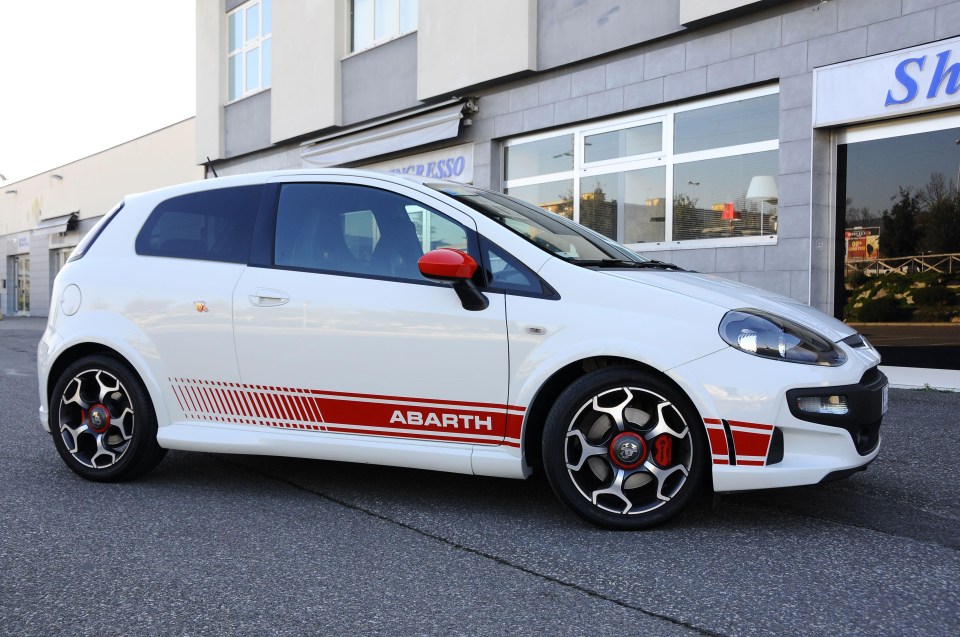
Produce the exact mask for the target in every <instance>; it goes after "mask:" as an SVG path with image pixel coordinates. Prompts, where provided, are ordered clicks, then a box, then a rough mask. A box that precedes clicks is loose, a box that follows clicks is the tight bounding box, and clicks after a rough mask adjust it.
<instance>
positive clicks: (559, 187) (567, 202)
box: [506, 179, 573, 219]
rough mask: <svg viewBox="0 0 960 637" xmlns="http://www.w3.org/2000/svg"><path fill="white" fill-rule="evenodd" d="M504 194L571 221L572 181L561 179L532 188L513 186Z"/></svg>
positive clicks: (535, 185)
mask: <svg viewBox="0 0 960 637" xmlns="http://www.w3.org/2000/svg"><path fill="white" fill-rule="evenodd" d="M506 193H507V194H508V195H510V196H512V197H516V198H518V199H523V200H524V201H528V202H530V203H532V204H533V205H535V206H540V207H541V208H543V209H544V210H549V211H550V212H552V213H554V214H558V215H560V216H562V217H566V218H567V219H573V180H572V179H561V180H560V181H548V182H547V183H545V184H534V185H532V186H514V187H512V188H507V189H506Z"/></svg>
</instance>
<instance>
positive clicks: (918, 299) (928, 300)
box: [910, 285, 957, 307]
mask: <svg viewBox="0 0 960 637" xmlns="http://www.w3.org/2000/svg"><path fill="white" fill-rule="evenodd" d="M910 295H911V296H912V297H913V302H914V303H915V304H917V305H921V306H940V307H944V306H950V305H953V304H954V303H956V301H957V293H956V292H954V291H953V290H951V289H950V288H947V287H944V286H941V285H937V286H934V287H927V288H919V289H916V290H913V291H912V292H911V293H910Z"/></svg>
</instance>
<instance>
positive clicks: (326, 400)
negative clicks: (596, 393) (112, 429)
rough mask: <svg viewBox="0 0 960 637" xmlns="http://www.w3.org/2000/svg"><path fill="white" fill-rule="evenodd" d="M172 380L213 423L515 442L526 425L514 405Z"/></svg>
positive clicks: (193, 413)
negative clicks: (390, 402) (506, 438)
mask: <svg viewBox="0 0 960 637" xmlns="http://www.w3.org/2000/svg"><path fill="white" fill-rule="evenodd" d="M169 380H170V382H171V385H172V391H173V393H174V396H175V397H176V399H177V401H178V402H179V403H180V407H181V409H183V410H184V414H185V415H186V416H187V417H188V418H198V417H201V416H200V414H202V418H207V419H210V420H211V421H213V422H225V423H230V422H233V423H239V424H250V425H263V426H270V427H274V428H285V429H296V430H298V431H299V430H304V431H335V432H343V433H351V434H355V435H373V436H391V437H403V438H408V439H414V440H439V441H449V442H460V443H469V444H486V445H504V446H508V447H513V448H519V447H520V443H519V438H520V436H521V435H522V430H523V419H524V416H523V412H525V408H523V407H515V406H511V405H497V404H493V403H481V402H470V401H454V400H434V399H426V398H424V399H421V398H404V397H398V396H376V395H372V394H354V393H348V392H325V391H320V390H304V389H291V388H275V387H265V386H259V385H247V384H240V383H231V382H221V381H207V380H197V379H179V378H178V379H174V378H171V379H169ZM221 388H222V389H221ZM387 401H396V402H400V403H407V404H388V402H387ZM409 403H414V404H409ZM416 403H422V404H416ZM508 410H509V413H508ZM283 421H286V422H283ZM315 423H322V425H319V424H315ZM331 423H332V424H331ZM504 437H508V438H510V439H511V440H507V441H505V440H503V439H504Z"/></svg>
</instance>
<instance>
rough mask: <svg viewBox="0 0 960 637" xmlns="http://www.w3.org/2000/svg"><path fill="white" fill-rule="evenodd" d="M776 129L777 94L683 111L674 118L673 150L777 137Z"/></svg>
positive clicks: (716, 146) (778, 105) (777, 131)
mask: <svg viewBox="0 0 960 637" xmlns="http://www.w3.org/2000/svg"><path fill="white" fill-rule="evenodd" d="M779 130H780V101H779V96H778V95H776V94H774V95H764V96H763V97H754V98H751V99H747V100H737V101H735V102H728V103H726V104H718V105H717V106H708V107H706V108H697V109H693V110H689V111H682V112H679V113H677V114H676V116H675V118H674V139H673V152H675V153H689V152H693V151H698V150H707V149H710V148H720V147H723V146H736V145H739V144H749V143H751V142H760V141H765V140H768V139H777V137H778V136H779Z"/></svg>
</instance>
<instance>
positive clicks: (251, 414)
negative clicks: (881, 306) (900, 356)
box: [38, 170, 887, 529]
mask: <svg viewBox="0 0 960 637" xmlns="http://www.w3.org/2000/svg"><path fill="white" fill-rule="evenodd" d="M52 307H53V309H52V311H51V314H50V319H49V323H48V326H47V330H46V333H45V334H44V336H43V339H42V341H41V343H40V346H39V352H38V367H39V378H40V402H41V408H40V418H41V422H42V423H43V427H44V428H45V429H46V430H48V431H49V432H51V433H52V434H53V440H54V443H55V445H56V448H57V451H58V452H59V453H60V455H61V456H62V457H63V459H64V461H65V462H66V463H67V465H68V466H69V467H70V468H71V469H72V470H74V471H75V472H77V473H78V474H80V475H81V476H83V477H85V478H88V479H91V480H100V481H109V480H123V479H128V478H132V477H134V476H137V475H140V474H142V473H144V472H146V471H148V470H149V469H151V468H152V467H153V466H155V465H156V464H157V463H158V462H159V461H160V460H161V458H162V457H163V455H164V453H165V452H166V450H167V449H186V450H196V451H208V452H224V453H249V454H264V455H277V456H295V457H301V458H317V459H324V460H341V461H350V462H364V463H375V464H384V465H394V466H402V467H418V468H424V469H434V470H440V471H452V472H459V473H474V474H479V475H487V476H503V477H512V478H523V477H526V476H528V475H530V473H531V472H532V471H535V470H542V471H543V472H544V473H545V475H546V477H547V479H548V480H549V482H550V484H551V486H552V487H553V489H554V491H555V492H556V494H557V496H558V497H559V498H560V499H561V500H562V501H563V502H565V503H566V504H567V505H569V506H570V507H571V508H572V509H573V510H574V511H575V512H576V513H578V514H580V515H581V516H583V517H584V518H586V519H588V520H590V521H592V522H594V523H597V524H600V525H603V526H607V527H612V528H620V529H640V528H646V527H650V526H653V525H656V524H659V523H662V522H663V521H665V520H667V519H668V518H670V517H672V516H673V515H675V514H676V513H678V512H679V511H680V510H681V509H683V507H684V506H685V505H686V504H687V503H688V502H689V501H690V499H691V497H692V496H693V495H694V493H695V492H696V491H698V490H699V489H700V488H701V487H704V486H709V487H710V488H712V489H714V490H715V491H718V492H725V491H737V490H744V489H760V488H768V487H786V486H793V485H802V484H813V483H817V482H820V481H823V480H826V479H831V478H835V477H842V476H844V475H848V474H850V473H853V472H854V471H857V470H859V469H862V468H864V467H865V466H866V465H867V464H868V463H869V462H870V461H871V460H873V459H874V457H876V455H877V452H878V449H879V443H880V438H879V428H880V422H881V417H882V415H883V413H884V411H885V410H886V406H887V381H886V378H885V377H884V375H883V374H882V373H881V372H880V371H879V369H878V367H877V366H878V364H879V362H880V357H879V355H878V354H877V352H876V350H874V349H873V348H872V347H871V346H870V345H869V344H868V343H867V342H866V340H864V339H863V338H862V337H861V336H860V335H859V334H857V333H856V332H855V331H854V330H853V329H851V328H850V327H848V326H847V325H844V324H843V323H841V322H840V321H837V320H835V319H833V318H831V317H829V316H826V315H824V314H822V313H820V312H818V311H816V310H814V309H812V308H810V307H809V306H806V305H803V304H801V303H798V302H796V301H793V300H790V299H787V298H784V297H778V296H775V295H772V294H769V293H766V292H763V291H761V290H758V289H755V288H751V287H747V286H744V285H739V284H736V283H732V282H730V281H726V280H724V279H721V278H719V277H716V276H710V275H703V274H697V273H694V272H687V271H684V270H682V269H680V268H678V267H676V266H673V265H670V264H666V263H661V262H658V261H650V260H647V259H644V258H642V257H639V256H638V255H636V254H634V253H632V252H630V251H629V250H627V249H626V248H623V247H621V246H619V245H617V244H615V243H613V242H611V241H608V240H606V239H604V238H603V237H601V236H600V235H598V234H596V233H594V232H593V231H590V230H587V229H585V228H584V227H582V226H580V225H577V224H575V223H572V222H570V221H568V220H566V219H564V218H562V217H559V216H556V215H553V214H551V213H548V212H546V211H544V210H542V209H540V208H536V207H534V206H531V205H529V204H527V203H524V202H521V201H518V200H516V199H512V198H510V197H508V196H505V195H502V194H498V193H494V192H488V191H483V190H479V189H476V188H473V187H469V186H463V185H459V184H451V183H434V182H430V181H423V180H418V179H413V178H408V177H405V176H400V175H391V174H382V173H372V172H361V171H351V170H321V171H286V172H273V173H263V174H251V175H244V176H239V177H229V178H220V179H214V180H209V181H202V182H198V183H191V184H185V185H181V186H176V187H172V188H165V189H162V190H156V191H153V192H148V193H144V194H138V195H131V196H129V197H127V198H126V199H125V200H124V201H123V202H122V203H121V204H120V205H119V206H118V207H117V208H116V209H114V210H113V211H111V212H110V213H109V214H108V215H106V216H105V217H104V218H103V219H102V220H101V222H100V223H99V224H98V225H97V226H96V227H95V228H94V229H93V230H92V231H91V232H90V233H89V234H88V235H87V236H86V237H85V238H84V240H83V242H82V243H81V244H80V245H79V246H78V247H77V249H76V250H75V251H74V253H73V255H72V256H71V257H70V260H69V262H68V263H67V265H66V266H65V267H64V268H63V270H62V271H61V272H60V274H59V275H58V276H57V279H56V284H55V285H54V291H53V306H52Z"/></svg>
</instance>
